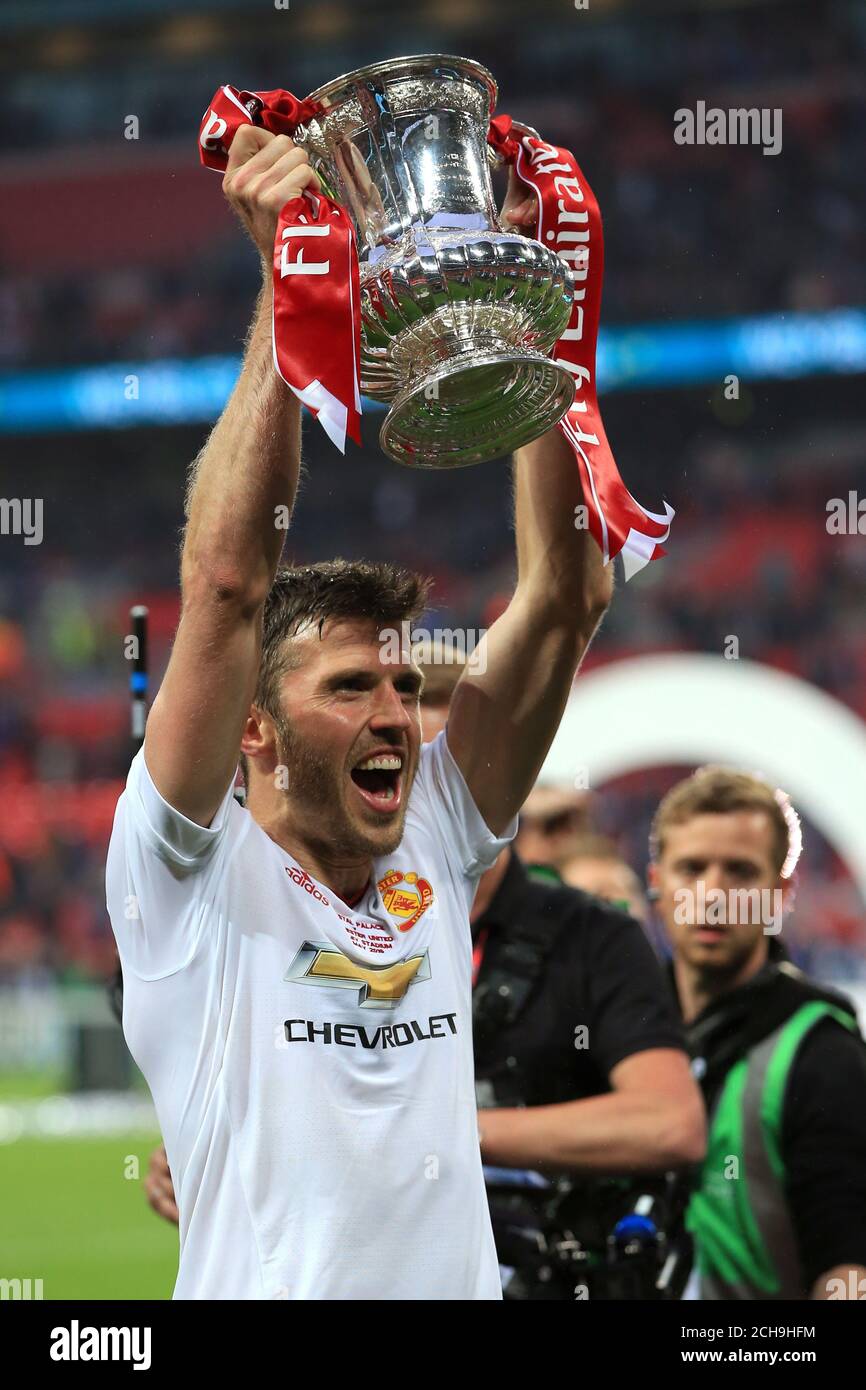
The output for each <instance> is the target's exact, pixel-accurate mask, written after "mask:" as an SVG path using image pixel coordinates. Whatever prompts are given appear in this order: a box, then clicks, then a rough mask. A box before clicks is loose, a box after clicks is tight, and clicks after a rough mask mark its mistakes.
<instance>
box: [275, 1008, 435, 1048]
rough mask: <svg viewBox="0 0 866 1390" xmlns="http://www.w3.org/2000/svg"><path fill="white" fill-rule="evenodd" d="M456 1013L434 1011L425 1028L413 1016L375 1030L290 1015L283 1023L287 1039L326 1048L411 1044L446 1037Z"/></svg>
mask: <svg viewBox="0 0 866 1390" xmlns="http://www.w3.org/2000/svg"><path fill="white" fill-rule="evenodd" d="M456 1017H457V1015H456V1014H431V1015H430V1017H429V1018H428V1019H427V1026H426V1031H425V1028H424V1027H423V1026H422V1024H420V1023H419V1022H418V1020H417V1019H415V1018H413V1019H412V1020H411V1022H410V1023H388V1024H385V1025H383V1026H382V1027H379V1028H377V1029H376V1030H375V1032H374V1031H373V1029H372V1028H371V1029H369V1030H368V1029H367V1028H365V1027H364V1026H363V1024H361V1023H314V1022H313V1020H312V1019H311V1018H287V1019H286V1022H285V1024H284V1027H285V1030H286V1039H287V1041H288V1042H321V1043H324V1044H325V1046H326V1047H329V1046H330V1045H331V1044H336V1046H337V1047H367V1048H372V1047H381V1048H386V1047H408V1046H409V1044H410V1043H415V1042H426V1041H427V1040H428V1039H429V1038H445V1037H447V1036H448V1034H449V1033H456V1032H457V1024H456V1023H455V1022H454V1020H455V1018H456Z"/></svg>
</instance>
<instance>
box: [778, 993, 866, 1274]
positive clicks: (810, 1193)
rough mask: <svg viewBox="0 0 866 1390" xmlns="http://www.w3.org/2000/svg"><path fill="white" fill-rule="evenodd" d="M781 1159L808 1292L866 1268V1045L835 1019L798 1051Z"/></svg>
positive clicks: (787, 1100) (785, 1114) (813, 1033)
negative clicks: (851, 1269)
mask: <svg viewBox="0 0 866 1390" xmlns="http://www.w3.org/2000/svg"><path fill="white" fill-rule="evenodd" d="M782 1156H783V1158H784V1161H785V1169H786V1179H785V1186H786V1191H787V1196H788V1202H789V1204H790V1209H791V1216H792V1220H793V1223H794V1229H795V1231H796V1235H797V1243H798V1247H799V1251H800V1257H801V1259H802V1262H803V1270H804V1274H805V1276H806V1284H807V1288H811V1287H812V1285H813V1284H814V1283H815V1282H816V1280H817V1279H819V1278H820V1276H821V1275H822V1274H826V1273H827V1272H828V1271H829V1270H831V1269H834V1268H835V1267H836V1266H837V1265H847V1264H856V1265H864V1266H866V1047H864V1045H863V1041H862V1039H861V1038H859V1037H857V1036H856V1035H855V1034H853V1033H849V1032H848V1030H847V1029H846V1028H844V1027H843V1026H842V1025H841V1024H839V1023H837V1022H836V1021H835V1020H834V1019H831V1018H828V1019H823V1020H822V1021H821V1022H820V1023H819V1024H817V1025H816V1026H815V1027H814V1028H813V1029H812V1031H811V1032H810V1033H809V1034H807V1036H806V1037H805V1038H804V1040H803V1042H802V1044H801V1046H800V1049H799V1051H798V1052H797V1056H796V1060H795V1061H794V1064H793V1066H792V1068H791V1072H790V1076H789V1079H788V1086H787V1091H786V1095H785V1107H784V1112H783V1126H782Z"/></svg>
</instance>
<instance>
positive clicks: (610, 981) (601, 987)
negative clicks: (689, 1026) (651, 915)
mask: <svg viewBox="0 0 866 1390" xmlns="http://www.w3.org/2000/svg"><path fill="white" fill-rule="evenodd" d="M593 908H594V911H593V912H592V915H591V918H590V921H589V923H588V927H587V931H586V934H585V935H584V936H583V938H582V939H583V941H584V943H585V948H586V961H585V967H584V968H585V977H586V981H587V986H588V991H589V999H590V1018H589V1027H590V1039H591V1047H592V1052H593V1056H594V1057H595V1060H596V1062H597V1063H598V1065H599V1066H600V1067H601V1068H602V1070H603V1071H604V1072H605V1074H606V1075H607V1076H608V1077H609V1076H610V1073H611V1072H612V1071H613V1069H614V1067H616V1066H617V1065H618V1064H619V1063H620V1062H622V1061H624V1060H625V1058H626V1057H631V1056H633V1055H634V1054H635V1053H638V1052H647V1051H649V1049H650V1048H656V1047H671V1048H677V1049H679V1050H681V1051H683V1052H684V1051H685V1050H686V1044H685V1038H684V1036H683V1030H682V1026H681V1024H680V1022H679V1020H678V1018H677V1013H676V1008H675V1005H674V1000H673V997H672V994H671V990H670V987H669V986H668V983H667V980H666V979H665V976H664V972H663V970H662V967H661V965H660V963H659V961H658V959H657V957H656V954H655V952H654V951H653V948H652V946H651V945H650V943H649V941H648V939H647V937H646V935H645V933H644V930H643V928H642V927H641V925H640V923H639V922H636V921H635V920H634V919H633V918H632V917H628V916H627V915H626V914H625V913H624V912H620V911H618V910H617V909H616V908H613V907H610V906H608V905H607V904H606V903H601V902H598V903H594V904H593Z"/></svg>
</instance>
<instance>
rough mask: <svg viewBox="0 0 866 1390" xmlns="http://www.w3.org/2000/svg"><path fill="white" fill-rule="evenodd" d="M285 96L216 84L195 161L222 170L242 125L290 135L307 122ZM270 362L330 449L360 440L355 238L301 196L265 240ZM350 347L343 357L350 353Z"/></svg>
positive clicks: (331, 211) (338, 213) (338, 210)
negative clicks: (270, 247)
mask: <svg viewBox="0 0 866 1390" xmlns="http://www.w3.org/2000/svg"><path fill="white" fill-rule="evenodd" d="M315 113H316V108H315V106H314V105H313V104H312V103H311V102H309V101H298V100H297V98H296V97H293V96H292V95H291V93H290V92H283V91H273V92H239V91H238V89H237V88H236V87H228V86H226V87H221V88H220V89H219V91H218V92H217V93H216V94H215V95H214V98H213V101H212V102H211V104H210V106H209V107H208V109H207V111H206V112H205V114H204V116H203V118H202V122H201V128H200V130H199V152H200V154H201V161H202V163H203V164H205V165H206V166H207V167H208V168H209V169H217V170H221V171H222V170H224V169H225V167H226V164H227V162H228V153H229V148H230V146H231V143H232V140H233V139H234V137H235V135H236V133H237V131H238V130H239V129H240V127H241V126H242V125H250V124H253V125H260V126H263V127H264V129H265V130H269V131H271V133H272V134H273V135H293V134H294V132H295V130H296V129H297V127H298V126H299V125H301V124H302V123H303V122H304V121H307V120H309V119H310V117H311V116H313V115H315ZM273 275H274V326H273V336H274V364H275V366H276V369H277V371H278V372H279V374H280V376H281V377H282V379H283V381H284V382H285V383H286V385H287V386H289V387H290V388H291V389H292V391H294V393H295V395H296V396H297V397H298V399H299V400H301V401H302V402H303V403H304V405H306V406H307V407H308V408H309V409H310V410H311V411H312V413H313V414H314V415H315V416H316V417H317V419H318V421H319V423H320V424H321V426H322V428H323V429H324V430H325V432H326V433H327V435H328V437H329V439H331V440H332V441H333V442H334V444H336V446H337V448H338V449H339V450H340V451H341V452H345V448H346V435H347V433H348V434H349V435H350V436H351V438H352V439H354V441H355V443H356V444H360V443H361V391H360V346H361V294H360V284H359V272H358V252H357V247H356V245H355V231H354V228H353V226H352V223H351V220H350V218H349V215H348V213H347V212H346V210H345V208H343V207H341V205H340V204H339V203H335V202H334V201H333V199H331V198H329V197H327V196H326V195H325V194H324V193H321V194H319V193H313V192H312V190H310V189H305V190H304V192H303V193H302V194H301V195H300V196H299V197H297V198H292V199H291V200H290V201H289V202H288V203H286V205H285V207H283V209H282V210H281V212H280V216H279V220H278V222H277V234H276V237H275V239H274V261H273ZM350 348H351V350H350Z"/></svg>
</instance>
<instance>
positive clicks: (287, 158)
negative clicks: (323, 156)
mask: <svg viewBox="0 0 866 1390" xmlns="http://www.w3.org/2000/svg"><path fill="white" fill-rule="evenodd" d="M305 188H311V189H312V190H313V192H314V193H320V192H321V185H320V184H319V180H318V177H317V175H316V173H315V172H314V170H312V169H311V168H310V163H309V160H308V158H307V152H306V150H302V149H301V148H300V146H298V145H296V144H295V143H294V141H292V140H291V139H290V138H289V136H288V135H273V134H272V133H271V132H270V131H269V130H263V129H262V127H261V126H257V125H242V126H241V127H240V129H239V130H238V132H237V134H236V135H235V137H234V139H233V140H232V143H231V148H230V150H229V157H228V164H227V166H226V171H225V174H224V176H223V192H224V193H225V195H226V197H227V198H228V200H229V202H230V203H231V205H232V207H233V208H234V210H235V212H236V213H237V214H238V217H239V218H240V219H241V221H242V222H243V224H244V226H245V227H246V229H247V231H248V232H249V234H250V236H251V237H252V239H253V241H254V242H255V244H256V246H257V247H258V249H259V252H260V254H261V256H262V259H263V260H264V261H266V262H267V264H268V265H270V263H271V261H272V259H273V253H274V238H275V237H276V233H277V220H278V218H279V215H280V212H281V210H282V209H283V207H285V205H286V203H288V202H291V200H292V198H297V197H298V195H299V194H300V193H303V191H304V189H305Z"/></svg>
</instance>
